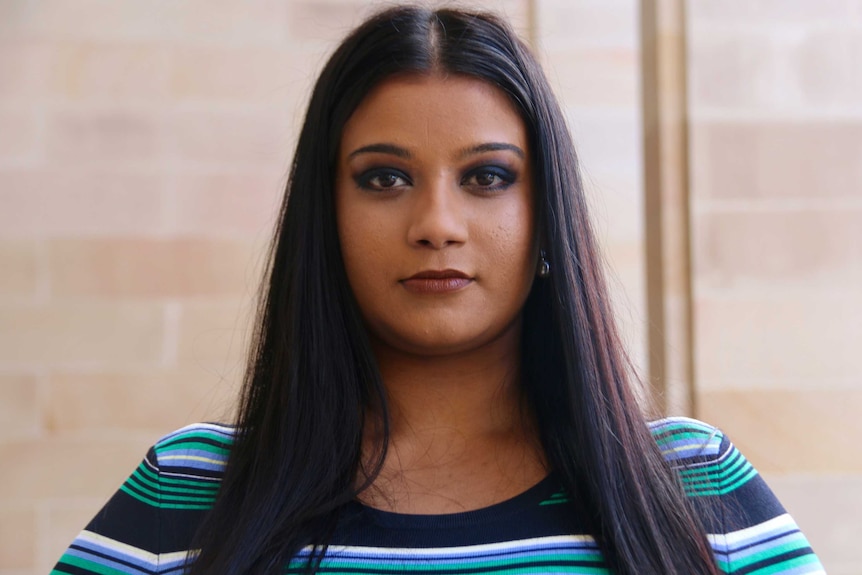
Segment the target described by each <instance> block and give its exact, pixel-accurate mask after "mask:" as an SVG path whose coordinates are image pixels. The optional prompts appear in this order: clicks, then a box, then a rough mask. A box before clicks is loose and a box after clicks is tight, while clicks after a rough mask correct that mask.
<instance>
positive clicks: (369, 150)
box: [347, 144, 413, 159]
mask: <svg viewBox="0 0 862 575" xmlns="http://www.w3.org/2000/svg"><path fill="white" fill-rule="evenodd" d="M359 154H390V155H393V156H398V157H399V158H405V159H409V158H411V157H412V156H413V154H411V153H410V150H408V149H407V148H402V147H401V146H396V145H395V144H369V145H368V146H362V147H361V148H356V149H355V150H353V151H352V152H350V154H349V155H348V156H347V157H348V158H353V157H354V156H358V155H359Z"/></svg>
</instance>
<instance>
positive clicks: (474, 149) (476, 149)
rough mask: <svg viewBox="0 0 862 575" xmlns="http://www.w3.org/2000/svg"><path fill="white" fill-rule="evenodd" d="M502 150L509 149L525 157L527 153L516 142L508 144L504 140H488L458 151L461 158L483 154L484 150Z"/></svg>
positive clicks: (520, 156)
mask: <svg viewBox="0 0 862 575" xmlns="http://www.w3.org/2000/svg"><path fill="white" fill-rule="evenodd" d="M501 150H508V151H510V152H514V153H515V155H516V156H518V157H519V158H521V159H523V158H524V157H525V156H526V154H524V150H522V149H521V148H519V147H518V146H516V145H514V144H506V143H503V142H488V143H486V144H479V145H478V146H471V147H469V148H464V149H463V150H461V151H460V152H459V153H458V156H459V157H460V158H466V157H467V156H472V155H474V154H481V153H483V152H499V151H501Z"/></svg>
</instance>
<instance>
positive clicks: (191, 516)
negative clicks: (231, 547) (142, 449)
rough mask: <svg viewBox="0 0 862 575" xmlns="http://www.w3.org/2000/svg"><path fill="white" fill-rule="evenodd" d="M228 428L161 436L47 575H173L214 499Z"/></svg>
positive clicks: (204, 426) (201, 427)
mask: <svg viewBox="0 0 862 575" xmlns="http://www.w3.org/2000/svg"><path fill="white" fill-rule="evenodd" d="M232 441H233V430H232V428H230V427H226V426H222V425H218V424H210V423H198V424H193V425H189V426H187V427H184V428H182V429H180V430H178V431H175V432H173V433H171V434H168V435H166V436H165V437H163V438H162V439H160V440H159V441H158V442H156V444H155V445H154V446H153V447H152V448H150V450H149V451H148V452H147V455H146V457H145V458H144V460H143V461H142V462H141V464H140V465H139V466H138V468H137V469H135V471H134V473H132V475H131V476H130V477H129V478H128V479H127V480H126V481H125V483H123V485H122V486H120V489H119V490H118V491H117V493H115V494H114V496H113V497H111V499H110V500H109V501H108V503H107V504H106V505H105V506H104V507H103V508H102V510H101V511H99V513H98V514H96V516H95V517H94V518H93V520H92V521H90V523H89V524H88V525H87V526H86V527H85V528H84V530H83V531H81V533H80V534H79V535H78V537H76V538H75V540H74V541H73V542H72V544H71V545H70V546H69V548H68V549H67V550H66V552H65V553H64V554H63V556H62V557H61V558H60V561H59V562H58V563H57V565H56V566H55V567H54V570H53V571H52V575H61V574H62V575H95V574H98V575H141V574H146V575H153V574H161V573H179V572H180V571H182V569H183V567H184V565H185V564H186V563H187V561H188V557H189V553H190V550H191V549H192V548H193V541H194V535H195V533H196V531H197V529H198V527H199V525H200V523H201V521H202V519H203V517H204V516H205V515H206V513H207V512H208V510H209V509H210V507H212V504H213V502H214V501H215V497H216V494H217V492H218V489H219V485H220V482H221V477H222V474H223V470H224V466H225V464H226V462H227V456H228V452H229V448H230V445H231V443H232Z"/></svg>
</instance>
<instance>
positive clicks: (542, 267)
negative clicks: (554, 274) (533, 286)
mask: <svg viewBox="0 0 862 575" xmlns="http://www.w3.org/2000/svg"><path fill="white" fill-rule="evenodd" d="M536 275H538V276H539V277H540V278H542V279H545V278H546V277H548V276H549V275H551V264H550V263H548V260H547V258H545V250H539V269H538V270H537V271H536Z"/></svg>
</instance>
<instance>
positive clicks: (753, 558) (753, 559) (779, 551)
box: [733, 540, 811, 573]
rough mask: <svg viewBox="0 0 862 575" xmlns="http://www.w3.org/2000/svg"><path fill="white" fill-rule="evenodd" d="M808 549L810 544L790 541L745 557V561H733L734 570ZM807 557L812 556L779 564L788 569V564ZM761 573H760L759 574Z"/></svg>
mask: <svg viewBox="0 0 862 575" xmlns="http://www.w3.org/2000/svg"><path fill="white" fill-rule="evenodd" d="M807 547H808V543H807V542H805V541H798V540H797V541H790V542H788V543H784V544H782V545H778V546H775V547H770V548H769V549H764V550H763V551H759V552H757V553H754V554H752V555H749V556H747V557H745V558H744V559H739V560H736V561H733V566H734V568H736V569H739V568H742V567H748V566H749V565H752V564H754V563H757V562H759V561H770V562H771V561H774V560H775V559H776V558H777V557H779V556H781V555H785V554H787V553H793V552H794V551H798V550H800V549H805V548H807ZM805 557H811V556H810V555H807V556H803V557H794V558H793V559H788V560H786V561H781V562H780V563H779V565H784V566H785V567H787V565H788V562H793V561H795V560H796V559H804V558H805ZM759 572H760V571H758V573H759Z"/></svg>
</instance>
